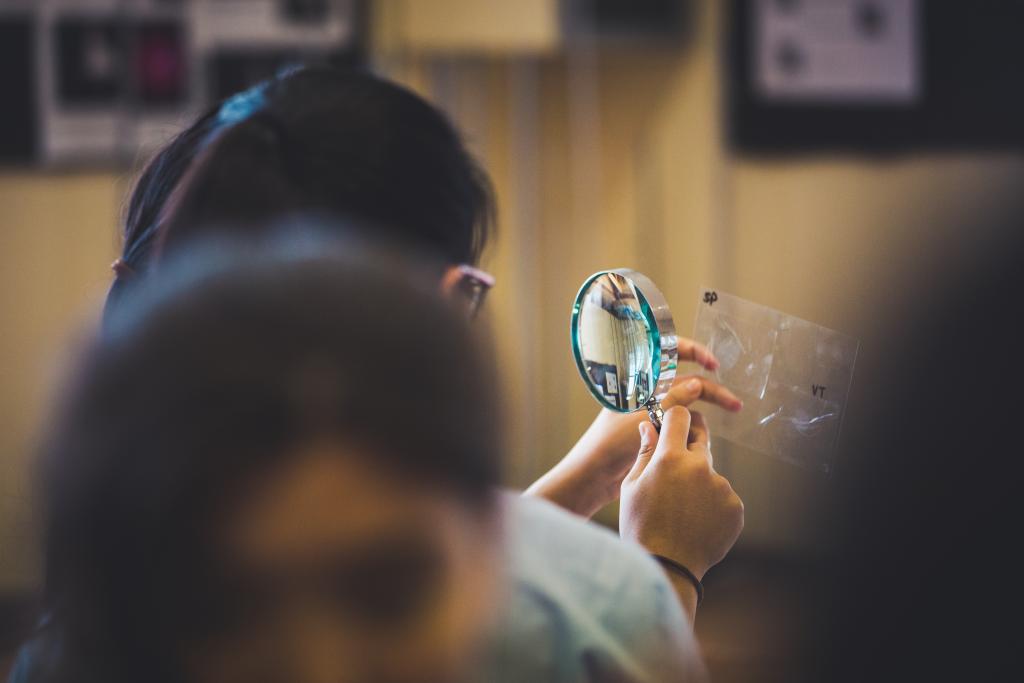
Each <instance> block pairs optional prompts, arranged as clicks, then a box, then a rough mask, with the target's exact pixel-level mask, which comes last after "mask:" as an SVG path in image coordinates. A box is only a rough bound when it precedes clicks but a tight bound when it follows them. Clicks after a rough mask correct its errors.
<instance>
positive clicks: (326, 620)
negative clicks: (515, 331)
mask: <svg viewBox="0 0 1024 683" xmlns="http://www.w3.org/2000/svg"><path fill="white" fill-rule="evenodd" d="M397 258H400V257H398V256H395V255H394V254H386V255H385V254H382V253H380V252H379V251H375V250H372V249H368V248H365V247H354V246H352V245H346V246H345V247H344V249H339V248H337V247H336V245H334V244H325V243H320V242H319V241H318V240H312V241H311V242H309V243H307V244H305V245H298V246H295V247H293V248H290V249H289V248H286V247H285V248H282V247H281V246H280V245H277V248H276V249H274V250H270V249H264V248H260V247H257V246H252V245H250V246H248V247H245V248H244V249H243V248H242V247H240V246H238V245H230V244H226V243H221V244H220V245H215V246H206V247H204V248H200V249H198V250H196V249H192V250H186V251H185V252H183V254H182V255H181V259H180V264H178V262H177V261H175V262H174V263H171V264H169V265H168V266H167V267H166V269H165V271H164V272H163V273H162V277H161V278H157V280H159V282H158V283H157V284H153V283H143V284H142V285H141V286H140V287H138V289H137V292H135V293H133V296H132V297H131V298H130V299H129V300H128V301H125V302H124V305H123V306H121V307H119V309H118V311H117V314H116V315H114V316H113V317H112V319H111V320H110V324H109V325H108V328H107V331H106V333H105V334H104V337H103V339H102V340H100V341H99V342H97V343H96V344H95V346H94V348H92V349H91V350H89V352H88V353H87V354H86V356H85V358H84V362H83V364H82V367H81V369H80V371H79V372H78V373H77V375H76V377H75V381H74V382H73V383H72V385H71V387H70V391H69V392H68V395H67V398H66V400H65V402H64V403H63V404H62V405H61V408H60V410H59V411H58V420H57V424H56V425H55V428H54V430H53V433H52V437H51V438H50V439H49V443H48V446H47V448H46V449H45V451H44V454H43V456H44V457H43V459H42V463H43V464H42V472H41V474H42V476H41V483H42V490H43V494H44V506H45V508H44V509H45V513H46V525H47V526H46V540H45V544H46V545H45V560H46V586H45V600H46V607H47V610H48V613H49V624H48V627H47V630H46V633H45V640H46V642H47V643H49V644H50V645H51V646H52V650H51V651H50V653H49V655H50V656H49V657H47V659H48V660H50V661H52V662H54V663H55V671H54V672H53V673H54V678H55V679H56V680H76V681H81V680H96V681H106V682H111V681H141V680H147V681H184V680H189V681H216V682H218V683H229V682H231V681H268V682H269V681H280V682H282V683H284V682H288V683H296V682H302V681H336V682H341V681H448V680H456V679H457V676H458V675H459V668H460V666H461V665H462V664H463V663H465V661H466V658H467V657H468V656H470V655H471V653H470V648H471V647H472V645H473V643H474V641H475V637H476V636H477V634H478V633H479V632H481V631H483V630H484V629H483V628H482V626H483V621H484V620H485V619H486V618H487V616H486V612H488V611H490V607H489V604H490V603H489V600H488V597H489V591H490V590H491V589H492V586H491V581H492V579H491V578H490V577H491V576H493V573H494V572H493V571H491V569H492V567H491V565H490V562H491V560H492V557H493V551H494V548H495V543H496V539H495V536H496V534H495V526H494V520H495V514H494V509H493V502H492V498H491V496H492V490H493V487H494V485H495V484H496V481H497V477H498V470H499V454H498V446H497V444H498V443H500V439H499V438H498V437H497V434H496V431H497V425H496V421H497V418H496V411H495V408H494V405H493V401H492V395H493V393H492V391H491V390H490V387H489V384H488V382H487V379H486V378H487V377H489V373H488V371H487V364H486V363H484V362H483V361H482V359H481V357H480V352H479V351H478V349H477V348H476V346H475V344H474V342H473V340H472V339H471V337H470V333H469V332H468V331H467V329H466V323H465V320H464V316H460V315H459V314H458V312H457V311H455V310H453V309H452V308H451V307H449V306H448V305H447V304H445V303H443V302H442V301H440V300H439V299H438V297H437V295H436V280H432V279H431V278H430V277H421V273H420V269H419V268H418V267H415V266H407V267H403V268H394V267H391V268H387V269H385V268H384V267H383V266H382V263H384V262H386V263H388V264H389V265H393V264H394V262H395V259H397ZM428 270H429V269H428Z"/></svg>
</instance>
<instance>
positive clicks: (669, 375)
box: [571, 268, 679, 430]
mask: <svg viewBox="0 0 1024 683" xmlns="http://www.w3.org/2000/svg"><path fill="white" fill-rule="evenodd" d="M571 334H572V351H573V355H574V356H575V358H576V367H577V369H579V371H580V376H581V377H582V378H583V382H584V383H585V384H586V385H587V388H588V389H589V390H590V393H591V394H592V395H593V396H594V398H595V399H597V402H598V403H600V404H601V405H602V406H604V407H605V408H608V409H609V410H614V411H616V412H619V413H631V412H633V411H636V410H640V409H646V410H647V414H648V415H649V416H650V418H651V422H652V423H654V426H655V427H656V428H657V429H659V430H660V429H661V420H662V417H663V415H664V412H663V411H662V408H661V399H663V398H664V397H665V395H666V394H667V393H668V391H669V389H670V388H671V387H672V381H673V380H674V379H675V376H676V363H677V360H678V355H679V354H678V349H677V340H676V326H675V323H674V322H673V320H672V312H671V311H670V310H669V307H668V303H667V302H666V301H665V297H664V296H663V295H662V293H661V291H660V290H659V289H658V288H657V287H656V286H655V285H654V283H653V282H651V280H650V279H648V278H647V277H646V276H645V275H643V274H641V273H638V272H636V271H633V270H628V269H626V268H620V269H617V270H603V271H601V272H598V273H595V274H594V275H591V276H590V277H589V278H587V280H586V282H584V283H583V286H582V287H581V288H580V291H579V293H578V294H577V295H576V302H575V303H574V304H573V307H572V322H571Z"/></svg>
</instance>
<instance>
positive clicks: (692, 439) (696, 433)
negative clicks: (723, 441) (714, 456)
mask: <svg viewBox="0 0 1024 683" xmlns="http://www.w3.org/2000/svg"><path fill="white" fill-rule="evenodd" d="M694 444H697V445H699V446H704V447H705V448H710V447H711V435H710V434H709V433H708V423H707V420H705V419H704V416H703V415H701V414H700V413H698V412H697V411H696V410H691V411H690V435H689V438H688V440H687V445H689V446H692V445H694Z"/></svg>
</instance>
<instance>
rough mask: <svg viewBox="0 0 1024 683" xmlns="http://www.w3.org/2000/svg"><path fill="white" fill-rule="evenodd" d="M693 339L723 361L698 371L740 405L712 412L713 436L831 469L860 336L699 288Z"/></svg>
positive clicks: (813, 465)
mask: <svg viewBox="0 0 1024 683" xmlns="http://www.w3.org/2000/svg"><path fill="white" fill-rule="evenodd" d="M694 339H695V340H696V341H698V342H700V343H702V344H704V345H706V346H707V347H708V348H709V349H710V350H711V352H712V353H714V354H715V356H716V357H717V358H718V360H719V361H720V362H721V366H720V367H719V369H718V370H716V371H714V372H710V371H705V372H704V373H703V374H704V375H705V376H708V377H711V378H712V379H714V380H715V381H716V382H720V383H722V384H723V385H725V386H726V387H728V388H729V389H730V390H732V391H733V393H735V394H736V395H737V396H739V397H740V398H741V399H742V400H743V404H744V406H743V410H742V411H740V412H739V413H725V412H723V411H709V413H708V415H707V418H708V421H709V423H710V428H711V430H712V431H711V433H712V434H713V435H714V436H715V437H720V438H725V439H727V440H729V441H732V442H734V443H737V444H740V445H742V446H746V447H747V448H751V449H753V450H756V451H759V452H761V453H765V454H767V455H771V456H774V457H777V458H781V459H782V460H785V461H787V462H791V463H794V464H797V465H800V466H802V467H806V468H808V469H812V470H817V471H820V472H825V473H828V472H830V471H831V469H832V466H833V463H834V457H835V451H836V447H837V445H838V442H839V432H840V428H841V426H842V422H843V413H844V411H845V409H846V399H847V396H848V394H849V391H850V383H851V380H852V378H853V368H854V364H855V363H856V360H857V351H858V348H859V347H860V342H859V341H857V340H856V339H854V338H852V337H849V336H847V335H845V334H841V333H839V332H836V331H834V330H830V329H828V328H826V327H822V326H821V325H815V324H814V323H811V322H807V321H806V320H801V319H799V318H794V317H793V316H791V315H786V314H785V313H782V312H781V311H776V310H774V309H771V308H768V307H766V306H761V305H758V304H755V303H752V302H750V301H746V300H744V299H741V298H739V297H736V296H732V295H731V294H726V293H724V292H721V291H719V290H714V289H709V288H702V289H701V290H700V302H699V304H698V306H697V323H696V326H695V329H694Z"/></svg>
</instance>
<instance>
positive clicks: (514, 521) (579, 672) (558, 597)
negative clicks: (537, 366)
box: [107, 67, 742, 681]
mask: <svg viewBox="0 0 1024 683" xmlns="http://www.w3.org/2000/svg"><path fill="white" fill-rule="evenodd" d="M294 216H300V217H307V218H308V217H310V216H313V217H317V218H320V219H323V218H326V219H329V220H332V221H337V219H339V218H340V219H343V220H344V222H346V223H347V224H348V225H349V227H350V230H355V231H357V232H359V233H361V234H362V235H363V236H371V237H373V238H374V239H375V240H386V241H393V242H398V243H401V244H404V245H410V246H411V247H412V248H414V249H415V250H417V251H418V252H421V253H422V254H425V255H428V256H430V257H432V258H434V259H435V260H436V261H437V262H439V263H441V264H442V265H441V266H440V267H439V268H438V269H437V279H438V280H439V282H440V290H441V291H442V292H443V293H444V294H445V295H446V296H448V297H449V298H451V299H452V300H455V301H458V302H461V303H463V304H464V305H465V306H466V307H468V308H469V310H470V311H471V312H472V311H473V310H475V309H476V308H477V307H478V306H479V305H480V302H481V301H482V298H483V296H484V294H485V293H486V290H487V288H488V287H489V286H490V285H491V284H492V280H491V279H490V277H489V276H488V275H487V274H486V273H482V272H480V271H478V270H476V268H475V266H476V265H477V263H478V260H479V257H480V254H481V252H482V251H483V249H484V247H485V245H486V243H487V241H488V239H489V238H490V236H491V235H492V233H493V228H492V216H493V200H492V195H491V190H490V186H489V182H488V180H487V178H486V176H485V174H484V173H483V172H482V171H481V170H480V169H479V167H478V166H477V165H476V164H475V163H474V161H473V160H472V157H471V156H470V155H469V154H468V152H467V151H466V150H465V148H464V146H463V145H462V142H461V140H460V139H459V136H458V134H457V132H456V131H455V130H454V128H453V127H452V126H451V124H450V123H449V122H448V121H447V119H446V118H445V117H444V115H443V114H441V113H440V112H439V111H437V110H436V109H435V108H433V107H432V106H430V105H429V104H428V103H426V102H425V101H423V100H422V99H421V98H419V97H418V96H416V95H415V94H413V93H411V92H409V91H408V90H405V89H404V88H401V87H399V86H397V85H394V84H392V83H389V82H387V81H384V80H382V79H379V78H377V77H375V76H373V75H371V74H368V73H362V72H349V71H338V70H335V69H331V68H326V67H317V68H303V69H299V70H295V71H291V72H288V73H286V74H283V75H281V76H279V77H277V78H274V79H271V80H269V81H267V82H265V83H263V84H260V85H259V86H257V87H255V88H253V89H251V90H249V91H247V92H245V93H242V94H240V95H238V96H236V97H234V98H232V99H230V100H228V101H227V102H225V103H223V104H222V105H220V106H218V107H215V108H214V109H212V110H210V111H209V112H207V113H206V114H205V115H204V116H202V117H200V119H199V120H198V121H197V122H196V123H195V124H194V125H193V126H191V127H190V128H188V129H187V130H186V131H184V132H183V133H182V134H181V135H179V136H178V137H177V138H176V139H175V140H173V141H172V142H171V143H170V144H169V145H168V146H167V147H165V148H164V149H163V150H162V151H161V152H160V153H158V154H157V155H156V157H155V158H154V159H153V161H152V162H151V163H150V165H149V166H148V167H147V169H146V170H145V172H144V173H143V174H142V176H141V178H140V180H139V182H138V185H137V187H136V189H135V191H134V192H133V194H132V198H131V201H130V203H129V207H128V213H127V221H126V226H125V244H124V251H123V254H122V257H121V258H120V259H119V260H118V262H117V263H116V264H115V270H116V271H117V277H116V279H115V283H114V285H113V287H112V290H111V293H110V296H109V298H108V305H107V319H108V324H109V322H110V321H111V320H113V319H115V318H116V316H117V312H118V310H119V309H120V307H121V305H122V303H123V301H122V300H123V299H124V298H125V296H126V294H128V293H130V291H131V290H132V289H134V288H135V287H136V286H137V285H136V283H137V282H140V283H141V282H143V281H145V280H146V279H148V278H147V277H146V276H147V274H148V273H150V272H154V271H157V270H162V269H163V267H164V266H163V265H162V264H163V263H164V262H165V259H166V258H167V257H168V255H172V254H173V253H175V252H177V251H178V250H180V249H181V248H182V247H183V245H187V244H188V243H190V242H191V241H193V240H195V239H197V238H200V237H202V236H203V235H210V234H220V235H224V234H228V235H233V236H234V237H236V238H239V239H241V238H245V239H249V240H251V239H253V238H256V237H258V236H259V235H261V234H264V233H266V232H267V231H268V230H270V229H271V228H272V227H273V226H279V225H280V222H281V220H282V219H287V218H289V217H294ZM679 349H680V359H681V360H684V361H685V360H691V361H697V362H700V363H702V364H704V365H705V366H707V367H714V366H715V365H716V361H715V359H714V358H713V357H712V356H711V355H710V354H709V353H708V352H707V351H706V350H705V349H703V348H701V347H700V346H698V345H695V344H693V343H692V342H688V341H687V340H685V339H680V340H679ZM413 376H415V375H413ZM419 382H420V380H419V378H417V385H418V384H419ZM701 398H703V399H705V400H708V401H710V402H712V403H716V404H718V405H721V406H724V407H726V408H728V409H731V410H736V409H739V407H740V404H739V401H738V400H737V399H736V398H735V397H734V396H732V394H730V393H729V392H728V391H727V390H726V389H724V388H722V387H720V386H717V385H715V384H713V383H711V382H709V381H708V380H705V379H701V378H697V377H689V378H682V379H680V381H679V383H678V384H677V386H676V387H675V388H674V389H673V391H672V392H671V393H670V395H669V396H668V397H667V398H666V400H665V401H663V404H664V405H665V407H666V408H669V407H670V406H673V405H676V406H685V405H689V404H691V403H693V402H694V401H696V400H698V399H701ZM679 411H682V413H686V411H685V409H684V408H682V407H679V408H678V410H677V411H676V412H677V414H678V412H679ZM403 412H404V410H403ZM641 422H642V418H641V417H640V416H638V415H627V416H621V415H616V414H612V413H608V412H603V413H602V414H601V415H600V416H599V417H598V419H597V420H596V421H595V423H594V425H593V426H592V427H591V429H590V430H588V432H587V434H585V435H584V437H583V438H582V439H581V440H580V442H579V444H577V446H576V447H575V448H574V449H573V451H572V452H570V454H569V455H568V456H566V458H565V459H563V460H562V462H560V463H559V464H558V465H557V466H556V467H555V468H554V469H553V470H552V471H550V472H549V473H547V474H546V475H545V476H544V477H542V478H541V479H540V480H539V481H538V482H537V483H536V484H534V486H533V487H531V489H530V490H529V491H528V493H530V494H532V495H531V496H524V497H508V498H507V499H504V505H503V509H502V512H501V518H502V520H503V524H504V527H505V530H506V534H505V536H504V547H503V564H504V566H505V568H506V571H507V573H508V576H509V582H508V584H507V590H506V594H505V596H504V599H503V602H502V607H501V609H499V610H498V614H497V617H498V619H499V620H500V622H501V626H500V627H499V629H498V631H497V633H498V634H499V635H498V637H497V641H498V643H497V646H496V647H495V648H493V649H492V656H493V659H492V664H491V666H490V669H489V674H488V676H487V677H486V680H489V681H500V680H509V681H521V680H528V679H531V678H532V679H535V680H550V681H562V680H564V681H575V680H583V679H584V678H587V677H589V679H592V680H682V679H686V678H687V677H689V676H692V675H694V674H693V672H694V671H699V670H700V665H699V660H698V658H697V655H696V648H695V644H694V641H693V634H692V627H691V622H692V619H693V614H694V612H695V610H696V604H697V601H698V595H699V591H700V585H699V579H700V578H701V577H702V576H703V574H704V572H706V571H707V570H708V569H709V568H710V567H711V566H713V565H714V564H715V563H716V562H718V561H719V560H720V559H721V558H722V557H723V556H724V555H725V553H726V552H728V550H729V548H731V546H732V544H733V543H734V542H735V540H736V537H737V535H738V534H739V531H740V528H741V527H742V505H741V503H740V502H739V499H738V498H737V497H736V494H735V493H734V492H733V491H732V489H731V487H730V486H729V485H728V482H726V481H725V480H724V479H723V478H722V477H720V476H719V475H717V474H716V473H714V471H713V469H712V468H711V460H710V457H707V456H706V454H700V453H696V452H691V450H690V446H691V445H692V444H691V443H690V441H688V439H687V438H686V437H685V435H686V432H687V431H689V424H690V417H689V414H688V413H686V415H685V418H684V417H682V416H680V417H678V418H677V419H675V420H674V421H673V422H674V423H675V424H676V427H677V429H674V430H673V434H675V432H676V431H678V429H682V433H683V435H684V436H682V437H679V438H678V439H677V441H678V443H676V442H672V443H669V440H668V439H665V438H662V439H661V444H660V445H659V446H658V447H657V448H656V443H657V441H658V439H657V436H656V435H652V434H651V433H650V432H649V431H647V432H644V431H643V429H644V428H643V427H642V426H641ZM683 425H685V427H683ZM694 425H695V429H697V430H698V431H700V429H701V427H700V425H702V422H701V421H700V418H698V417H695V418H694ZM638 427H639V428H640V431H638ZM641 434H643V435H644V436H645V439H644V443H643V444H641V438H640V436H641ZM705 434H706V430H705ZM705 444H706V442H705ZM699 446H700V444H697V446H694V448H698V447H699ZM698 450H699V448H698ZM705 450H706V449H705ZM677 451H678V452H677ZM638 453H640V454H641V455H642V456H643V457H642V458H641V460H642V461H643V462H644V463H646V462H648V461H649V460H651V456H652V454H658V457H657V458H654V459H653V460H652V462H653V461H654V460H656V461H658V462H661V461H662V460H663V458H662V457H661V454H662V453H668V454H669V455H670V456H672V457H670V458H669V460H670V461H672V462H673V465H672V466H671V467H670V466H668V465H664V466H658V467H648V468H646V470H645V472H644V473H643V476H642V477H641V472H640V471H639V470H636V469H635V468H634V463H636V462H637V454H638ZM695 453H696V454H695ZM684 463H685V464H686V467H682V465H683V464H684ZM676 465H679V466H678V467H677V466H676ZM631 469H633V471H634V474H636V478H635V479H631V480H630V482H629V485H630V491H631V495H629V496H628V497H627V499H626V502H625V506H624V507H625V514H626V516H625V518H626V519H628V520H629V522H630V523H629V524H627V525H625V526H624V532H625V535H626V536H627V538H629V539H630V540H632V541H636V544H623V543H621V542H620V541H619V539H618V538H616V537H614V535H612V534H610V533H608V532H607V531H605V530H603V529H599V528H597V527H594V526H593V525H589V524H586V523H584V522H583V521H582V520H580V519H578V518H577V517H575V516H573V515H570V514H567V513H565V512H563V511H561V510H558V509H556V508H555V507H554V506H552V505H548V504H546V503H544V502H543V501H542V500H541V499H544V498H546V499H548V500H550V501H552V502H554V503H556V504H558V505H560V506H562V507H563V508H566V509H568V510H570V511H572V512H576V513H578V514H579V515H582V516H585V517H589V516H590V515H592V514H593V513H594V512H595V511H596V510H597V509H599V508H600V507H602V506H603V505H604V504H605V503H608V502H610V501H612V500H614V499H615V498H616V497H618V495H619V490H620V486H622V485H623V481H624V480H625V479H626V477H627V474H629V473H630V472H631ZM681 490H684V491H688V492H691V493H693V494H694V495H686V496H679V495H676V494H678V492H679V491H681ZM680 525H683V526H686V529H685V533H682V532H681V526H680ZM687 525H688V526H687ZM641 546H642V548H643V549H641ZM644 550H646V551H649V552H652V553H657V554H658V555H662V556H667V557H669V558H670V559H671V560H674V561H676V562H677V563H679V564H682V565H685V566H686V567H687V568H688V570H689V576H686V575H683V574H679V573H673V574H668V575H666V574H665V573H664V572H663V571H662V570H661V568H660V567H659V565H658V564H657V563H656V562H655V561H654V560H652V559H651V558H650V557H649V556H647V554H646V553H645V552H644ZM597 568H600V570H599V571H598V570H597ZM674 594H675V596H677V597H678V598H679V601H677V600H676V599H674V597H673V595H674ZM684 610H685V612H688V613H689V619H687V618H686V614H685V613H684Z"/></svg>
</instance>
